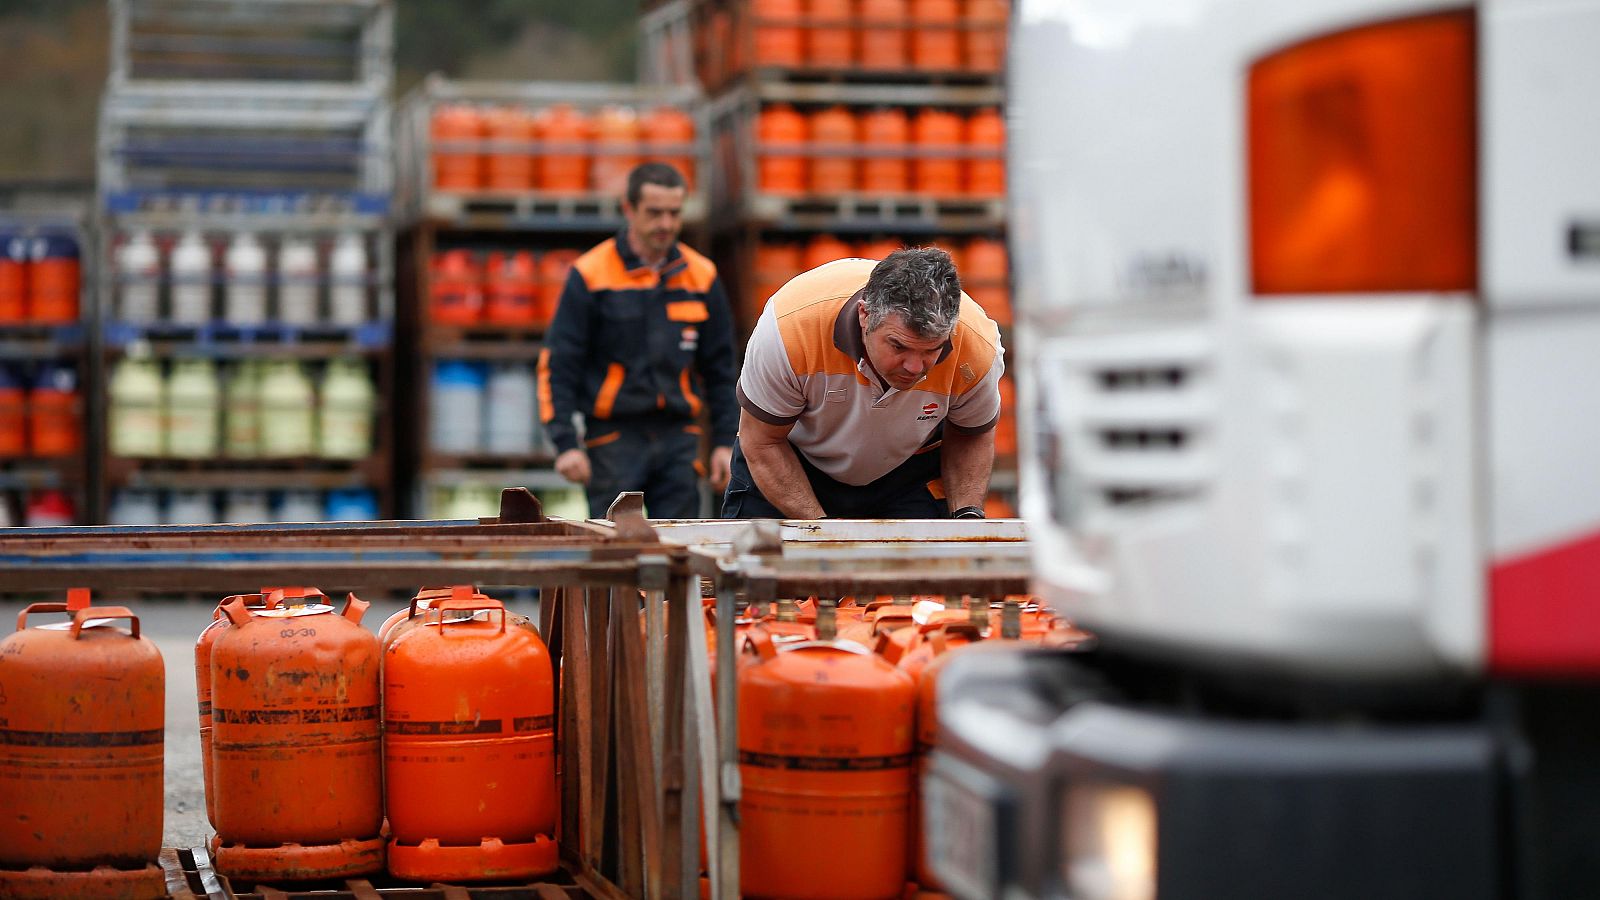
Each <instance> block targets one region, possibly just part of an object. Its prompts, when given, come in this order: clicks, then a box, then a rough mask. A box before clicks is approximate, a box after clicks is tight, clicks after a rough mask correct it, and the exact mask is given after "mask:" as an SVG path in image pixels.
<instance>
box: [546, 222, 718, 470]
mask: <svg viewBox="0 0 1600 900" xmlns="http://www.w3.org/2000/svg"><path fill="white" fill-rule="evenodd" d="M734 377H735V375H734V368H733V321H732V317H731V314H730V313H729V310H728V298H727V294H726V293H725V292H724V291H723V289H722V281H721V279H720V278H718V277H717V267H716V265H715V264H714V263H712V262H711V260H709V259H707V258H706V257H704V256H702V255H701V254H699V253H696V252H695V251H694V250H693V249H691V248H689V247H687V246H685V245H683V244H681V243H678V244H674V245H673V247H672V249H671V250H670V251H668V253H667V258H666V260H665V261H664V262H663V263H662V264H661V267H660V268H659V269H658V268H655V267H653V266H650V265H647V264H645V263H644V262H643V261H642V260H640V259H639V257H638V255H637V254H635V253H634V252H633V248H632V247H631V246H630V245H629V243H628V238H627V230H626V229H624V230H623V231H622V232H620V233H618V234H617V236H616V237H614V238H611V239H609V240H607V241H605V242H604V243H602V244H600V245H599V246H597V247H595V248H594V249H593V250H590V251H589V252H588V253H585V254H584V255H582V256H580V257H578V261H577V262H576V263H574V264H573V266H572V271H571V273H569V274H568V276H567V283H566V285H565V287H563V288H562V291H561V302H560V305H559V306H557V308H556V314H555V319H554V320H553V321H551V323H550V329H549V331H548V332H547V333H546V335H545V347H544V351H543V352H542V353H540V355H539V415H540V418H541V419H542V420H543V421H544V424H545V429H546V431H547V433H548V434H549V435H550V439H551V441H553V442H554V443H555V446H556V450H557V452H565V451H567V450H571V449H573V448H575V447H577V446H578V435H577V432H576V431H575V430H574V428H573V425H572V414H573V413H575V412H576V413H581V414H582V415H583V417H584V421H585V424H586V426H587V429H588V437H589V438H590V439H594V438H595V437H596V436H597V435H602V434H604V432H605V431H608V430H614V429H611V428H607V425H606V423H610V424H611V425H618V426H621V425H629V424H640V425H645V424H651V425H674V424H678V423H682V424H683V425H684V426H685V427H688V426H690V425H692V424H693V423H694V422H695V420H696V419H698V418H699V415H700V410H701V408H702V407H706V408H708V409H709V413H710V420H711V441H712V446H716V447H726V446H731V445H732V444H733V437H734V433H735V432H736V431H737V430H738V427H739V407H738V405H737V404H736V403H735V401H734V397H733V384H734Z"/></svg>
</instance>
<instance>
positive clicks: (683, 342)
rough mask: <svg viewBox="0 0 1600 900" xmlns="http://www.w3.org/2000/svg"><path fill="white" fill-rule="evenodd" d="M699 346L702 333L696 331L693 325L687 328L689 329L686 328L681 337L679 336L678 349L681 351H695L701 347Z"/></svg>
mask: <svg viewBox="0 0 1600 900" xmlns="http://www.w3.org/2000/svg"><path fill="white" fill-rule="evenodd" d="M699 344H700V332H699V330H698V329H696V328H695V327H694V326H692V325H691V326H689V327H687V328H684V329H683V333H682V334H681V335H679V340H678V349H679V350H693V349H694V348H695V347H697V346H699Z"/></svg>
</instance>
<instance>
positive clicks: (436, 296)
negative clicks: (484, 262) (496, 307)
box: [428, 250, 483, 325]
mask: <svg viewBox="0 0 1600 900" xmlns="http://www.w3.org/2000/svg"><path fill="white" fill-rule="evenodd" d="M430 275H431V277H430V279H429V284H428V294H429V303H428V310H429V314H430V315H431V316H432V318H433V321H434V322H435V323H437V324H440V325H473V324H476V323H477V322H478V320H479V319H481V318H482V317H483V272H482V270H480V269H479V268H478V260H477V257H475V256H474V255H473V253H472V251H471V250H444V251H440V252H437V253H435V254H433V266H432V272H431V273H430Z"/></svg>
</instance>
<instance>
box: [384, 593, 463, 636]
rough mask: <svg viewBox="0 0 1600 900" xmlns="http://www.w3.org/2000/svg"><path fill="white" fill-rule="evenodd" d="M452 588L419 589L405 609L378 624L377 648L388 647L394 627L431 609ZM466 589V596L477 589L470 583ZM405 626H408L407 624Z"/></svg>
mask: <svg viewBox="0 0 1600 900" xmlns="http://www.w3.org/2000/svg"><path fill="white" fill-rule="evenodd" d="M454 590H455V588H452V587H425V588H421V589H419V590H418V591H417V593H416V596H414V597H412V598H411V603H410V604H409V605H408V606H407V607H406V608H405V609H402V610H397V611H395V612H394V613H393V614H392V615H390V616H389V618H387V619H384V620H383V624H381V625H379V626H378V647H379V649H382V650H387V649H389V644H390V643H391V640H390V635H394V630H395V628H396V627H398V626H399V625H400V624H401V623H404V622H413V621H414V620H415V619H417V617H418V616H420V615H422V614H423V613H425V612H427V611H428V610H429V609H432V608H433V605H434V604H435V603H438V602H439V601H440V600H444V599H446V598H447V597H449V596H450V594H451V592H452V591H454ZM466 590H467V591H468V596H471V594H473V593H476V592H477V589H476V588H473V587H471V586H470V585H469V586H467V587H466ZM407 627H410V626H409V625H408V626H407ZM395 637H398V635H395Z"/></svg>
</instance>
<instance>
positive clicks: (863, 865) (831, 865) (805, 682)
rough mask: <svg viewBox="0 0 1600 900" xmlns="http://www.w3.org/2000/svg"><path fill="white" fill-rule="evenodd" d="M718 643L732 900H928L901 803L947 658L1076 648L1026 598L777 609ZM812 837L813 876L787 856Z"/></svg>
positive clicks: (1062, 625) (911, 815)
mask: <svg viewBox="0 0 1600 900" xmlns="http://www.w3.org/2000/svg"><path fill="white" fill-rule="evenodd" d="M706 627H707V629H708V630H709V631H713V632H714V630H715V628H716V627H717V623H716V622H715V621H714V613H713V612H712V611H711V607H710V606H709V605H708V606H707V610H706ZM733 627H734V629H735V630H736V633H737V635H738V636H737V637H736V641H737V646H739V648H740V653H739V656H738V662H739V667H740V668H739V673H738V686H739V737H738V745H739V763H740V778H741V781H742V791H743V793H742V795H741V801H740V816H741V827H740V863H739V865H740V877H741V890H742V893H743V894H744V896H746V897H786V898H832V897H862V898H872V897H883V898H889V897H899V896H902V895H903V894H904V893H905V892H906V891H907V890H908V889H914V890H921V891H936V890H937V889H938V884H937V882H936V880H935V879H934V877H933V874H932V872H931V870H930V867H929V866H928V865H927V863H926V861H925V860H924V858H923V857H924V854H923V853H922V840H921V838H922V835H921V829H920V827H919V826H920V816H919V815H918V811H917V809H916V798H917V797H918V796H919V794H920V790H919V787H920V785H919V782H920V780H921V772H922V765H923V759H924V757H925V755H926V754H927V752H928V751H929V750H930V749H931V748H932V747H933V745H934V743H935V741H936V740H937V736H938V728H937V720H936V719H935V717H934V703H935V699H936V697H937V691H938V678H939V673H940V672H941V671H942V669H943V668H944V665H945V664H946V662H948V661H949V660H950V659H951V658H952V657H954V656H956V655H958V654H961V653H969V652H992V651H995V650H1004V649H1006V648H1016V647H1018V646H1020V645H1022V644H1034V645H1046V646H1057V647H1070V646H1074V645H1076V644H1077V643H1078V642H1080V641H1083V640H1084V639H1085V638H1086V637H1087V636H1086V635H1085V634H1084V633H1083V632H1081V631H1078V630H1077V629H1075V628H1073V627H1072V626H1071V625H1069V624H1068V623H1066V622H1065V621H1063V620H1061V619H1059V618H1057V617H1055V616H1054V615H1053V614H1051V613H1050V612H1048V611H1047V610H1044V609H1042V608H1040V606H1039V604H1038V603H1037V601H1036V599H1035V598H1031V597H1007V598H1005V599H1004V600H1003V601H1002V602H1001V603H999V604H998V605H992V604H991V603H990V602H989V601H987V600H983V599H971V598H962V597H949V598H944V599H940V598H937V597H879V598H877V599H875V600H873V601H871V602H868V603H857V602H856V601H855V600H854V599H853V598H849V597H846V598H843V599H842V600H840V601H833V600H821V601H819V600H818V599H817V598H808V599H807V600H805V601H801V602H798V603H797V602H795V601H792V600H782V601H779V602H778V603H777V605H776V609H775V610H751V611H750V613H749V614H748V615H747V616H746V617H744V618H741V619H739V620H738V621H737V622H735V623H733ZM708 643H710V644H711V645H712V646H714V645H715V640H714V639H713V640H711V641H709V642H708ZM823 836H826V850H825V851H822V850H821V849H820V848H819V851H818V852H819V853H822V852H825V854H826V858H827V865H819V864H818V854H816V853H804V852H797V851H798V849H799V845H798V844H797V842H803V841H806V840H819V841H820V840H822V839H823ZM913 886H914V887H913Z"/></svg>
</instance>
